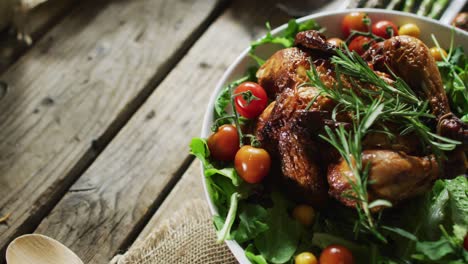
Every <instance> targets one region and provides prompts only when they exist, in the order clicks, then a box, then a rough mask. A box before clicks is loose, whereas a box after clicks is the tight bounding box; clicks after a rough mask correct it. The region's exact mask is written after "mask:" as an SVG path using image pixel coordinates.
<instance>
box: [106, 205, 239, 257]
mask: <svg viewBox="0 0 468 264" xmlns="http://www.w3.org/2000/svg"><path fill="white" fill-rule="evenodd" d="M129 263H132V264H133V263H138V264H150V263H151V264H152V263H195V264H201V263H203V264H215V263H223V264H230V263H237V261H236V260H235V258H234V256H233V255H232V253H231V252H230V251H229V249H228V247H227V246H226V245H225V244H224V243H223V244H218V243H216V232H215V230H214V227H213V223H212V220H211V215H210V212H209V209H208V206H207V205H206V202H205V201H203V200H201V199H196V200H193V201H190V202H188V203H187V205H185V206H184V208H182V209H181V210H180V211H178V212H176V213H175V214H174V215H173V216H172V217H171V218H170V219H168V220H166V221H165V222H164V223H163V224H162V225H161V226H160V227H158V228H157V229H155V230H154V231H153V232H151V234H150V235H149V236H148V237H147V238H146V239H145V240H143V241H141V242H137V244H136V245H134V246H133V247H132V248H131V249H130V250H129V251H127V252H126V253H125V254H123V255H117V256H115V257H114V258H113V259H112V261H111V262H110V264H129Z"/></svg>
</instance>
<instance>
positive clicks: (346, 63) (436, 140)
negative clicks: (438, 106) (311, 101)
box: [332, 50, 460, 158]
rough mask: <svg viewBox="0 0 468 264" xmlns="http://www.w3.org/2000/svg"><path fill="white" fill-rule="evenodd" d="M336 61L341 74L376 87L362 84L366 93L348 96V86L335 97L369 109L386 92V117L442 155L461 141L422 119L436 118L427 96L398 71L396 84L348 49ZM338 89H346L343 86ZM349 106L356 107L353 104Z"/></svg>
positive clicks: (363, 91) (383, 118) (338, 52)
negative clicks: (437, 131) (441, 133)
mask: <svg viewBox="0 0 468 264" xmlns="http://www.w3.org/2000/svg"><path fill="white" fill-rule="evenodd" d="M332 63H333V64H334V66H335V69H338V70H337V72H339V73H340V74H344V75H347V76H349V77H352V78H351V80H353V79H355V80H359V81H361V82H364V83H368V84H372V85H373V86H374V87H375V89H376V90H373V89H369V88H366V87H361V89H360V90H359V92H360V93H361V94H362V95H361V96H352V97H350V98H346V96H347V94H348V92H347V91H349V90H350V89H345V91H344V92H342V93H340V94H337V95H336V96H335V98H332V99H335V100H338V101H343V99H348V100H351V102H354V101H356V100H360V101H361V103H360V106H362V107H364V110H365V106H366V105H370V104H371V102H372V101H373V100H375V98H376V95H380V96H382V97H383V99H384V100H385V102H386V104H385V105H386V107H385V109H384V112H383V116H382V120H383V121H391V122H394V123H397V124H400V125H401V126H402V130H401V131H406V132H410V131H411V132H414V133H416V134H417V135H418V137H419V138H420V140H421V143H422V144H423V145H424V146H429V148H430V151H431V152H432V153H434V154H435V155H436V156H437V157H439V158H443V157H444V151H450V150H453V149H454V148H455V147H456V146H457V145H458V144H460V142H458V141H455V140H451V139H449V138H445V137H441V136H438V135H436V134H434V133H432V132H431V129H430V128H429V127H428V126H427V125H426V124H425V123H424V122H423V121H422V120H421V118H435V117H434V115H432V114H431V113H430V109H429V107H428V102H427V100H422V99H420V98H418V97H417V95H416V94H415V93H414V91H413V90H412V89H411V88H410V87H409V86H408V84H406V82H404V81H403V80H402V79H401V78H399V77H398V76H396V75H395V74H393V73H392V75H393V77H394V79H395V81H394V83H393V84H389V83H387V82H385V81H384V80H383V79H382V78H381V77H380V76H378V75H377V74H376V73H375V72H374V71H373V70H372V69H371V68H370V67H369V66H368V65H367V63H366V62H365V61H364V60H363V59H362V58H361V57H360V56H359V55H357V54H356V53H354V52H353V53H352V52H350V51H349V50H345V51H344V52H342V51H339V50H338V51H337V56H334V57H332ZM389 70H390V69H389ZM390 72H391V71H390ZM338 90H339V91H342V90H343V88H339V89H338ZM347 97H349V96H347ZM351 106H352V104H351ZM348 108H349V107H348ZM349 110H353V109H352V107H351V109H349Z"/></svg>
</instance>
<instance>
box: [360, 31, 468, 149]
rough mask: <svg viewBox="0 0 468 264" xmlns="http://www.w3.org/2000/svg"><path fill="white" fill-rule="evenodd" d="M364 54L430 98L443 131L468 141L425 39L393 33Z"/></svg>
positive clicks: (451, 136) (432, 108)
mask: <svg viewBox="0 0 468 264" xmlns="http://www.w3.org/2000/svg"><path fill="white" fill-rule="evenodd" d="M363 58H364V59H365V60H367V61H369V62H371V63H372V64H373V65H374V68H375V69H378V70H382V71H386V67H387V66H388V67H390V69H391V70H392V71H393V72H394V73H395V74H396V75H397V76H399V77H401V78H402V79H403V80H404V81H405V82H406V83H408V85H409V86H410V87H411V88H412V89H413V91H415V93H417V94H418V95H419V96H420V97H423V98H427V99H428V100H429V104H430V106H431V110H432V113H433V114H434V115H435V116H436V117H437V118H438V120H439V123H438V132H439V133H440V134H441V135H443V136H446V137H450V138H453V139H456V140H460V141H462V142H464V143H465V144H468V128H467V126H466V125H465V124H464V123H463V121H461V120H460V119H458V118H457V117H456V116H455V115H453V114H452V112H451V110H450V106H449V103H448V99H447V95H446V94H445V89H444V85H443V83H442V78H441V76H440V73H439V70H438V68H437V65H436V62H435V60H434V58H433V56H431V54H430V51H429V49H428V47H427V46H426V45H425V44H424V43H423V42H422V41H420V40H419V39H417V38H413V37H410V36H397V37H393V38H391V39H388V40H385V41H383V42H379V43H376V44H375V45H373V46H372V47H371V49H369V51H367V52H366V53H365V54H364V55H363Z"/></svg>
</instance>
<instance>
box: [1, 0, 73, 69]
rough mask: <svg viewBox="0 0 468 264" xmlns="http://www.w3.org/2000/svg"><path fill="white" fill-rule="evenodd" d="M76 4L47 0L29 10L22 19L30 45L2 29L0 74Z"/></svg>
mask: <svg viewBox="0 0 468 264" xmlns="http://www.w3.org/2000/svg"><path fill="white" fill-rule="evenodd" d="M2 1H4V0H2ZM77 4H78V1H77V0H49V1H48V2H45V3H43V4H41V5H39V6H38V7H36V8H35V9H34V10H31V12H30V13H29V14H28V16H27V17H26V20H25V21H24V22H25V23H26V24H25V26H26V30H27V33H28V34H29V35H30V36H31V38H32V40H33V43H32V44H31V45H30V46H28V45H27V44H26V43H24V42H21V41H19V40H17V39H16V34H14V33H9V32H7V31H8V29H6V30H4V31H3V32H2V34H0V74H1V73H2V72H4V71H5V70H6V69H7V68H8V67H9V66H10V65H11V64H13V63H14V62H15V60H16V59H18V58H19V57H20V56H21V55H22V54H24V53H25V52H26V51H27V50H29V49H31V48H33V47H34V44H35V43H36V42H38V41H39V40H40V39H41V38H42V36H44V34H45V33H47V31H48V29H50V28H53V26H54V25H56V24H57V23H59V22H60V21H61V20H62V19H63V18H64V17H65V16H66V15H67V14H68V13H70V12H71V10H72V9H73V8H74V7H75V6H76V5H77Z"/></svg>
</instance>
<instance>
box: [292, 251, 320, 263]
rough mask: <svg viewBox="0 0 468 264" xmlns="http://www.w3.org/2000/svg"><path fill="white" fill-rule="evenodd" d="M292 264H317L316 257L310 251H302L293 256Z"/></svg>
mask: <svg viewBox="0 0 468 264" xmlns="http://www.w3.org/2000/svg"><path fill="white" fill-rule="evenodd" d="M294 264H317V258H316V257H315V255H314V254H312V253H310V252H302V253H301V254H299V255H297V256H296V257H295V258H294Z"/></svg>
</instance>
